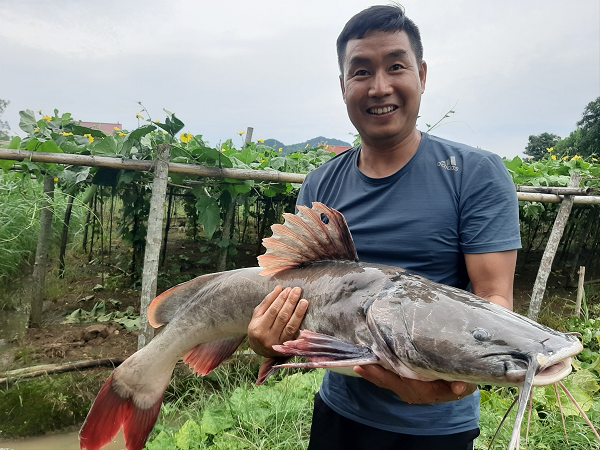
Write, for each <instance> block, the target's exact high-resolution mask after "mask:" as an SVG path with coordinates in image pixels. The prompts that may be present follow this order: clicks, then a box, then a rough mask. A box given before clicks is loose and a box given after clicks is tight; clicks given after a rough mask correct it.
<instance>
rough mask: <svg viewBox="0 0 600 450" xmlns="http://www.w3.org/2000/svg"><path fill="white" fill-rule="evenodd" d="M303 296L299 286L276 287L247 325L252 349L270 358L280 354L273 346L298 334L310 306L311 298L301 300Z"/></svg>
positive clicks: (256, 309) (255, 310)
mask: <svg viewBox="0 0 600 450" xmlns="http://www.w3.org/2000/svg"><path fill="white" fill-rule="evenodd" d="M301 295H302V289H300V288H298V287H295V288H293V289H291V288H285V289H282V288H281V286H277V287H276V288H275V289H274V290H273V292H271V293H270V294H269V295H267V296H266V297H265V299H264V300H263V301H262V303H261V304H260V305H258V306H257V307H256V308H255V309H254V314H253V315H252V320H251V321H250V325H248V341H249V343H250V347H251V348H252V350H254V351H255V352H256V353H258V354H259V355H261V356H266V357H269V358H270V357H273V356H279V355H280V354H279V353H277V352H276V351H275V350H273V346H274V345H279V344H283V343H284V342H286V341H290V340H292V339H294V338H295V337H296V336H297V335H298V331H299V329H300V324H301V323H302V320H303V319H304V315H305V314H306V310H307V308H308V301H307V300H305V299H302V300H300V296H301Z"/></svg>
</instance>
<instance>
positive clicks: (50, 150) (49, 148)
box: [37, 141, 63, 153]
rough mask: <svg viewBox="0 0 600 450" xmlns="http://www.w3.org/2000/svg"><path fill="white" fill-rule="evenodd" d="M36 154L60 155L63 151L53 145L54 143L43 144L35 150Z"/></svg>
mask: <svg viewBox="0 0 600 450" xmlns="http://www.w3.org/2000/svg"><path fill="white" fill-rule="evenodd" d="M37 151H38V152H48V153H62V152H63V151H62V150H61V149H60V148H59V147H58V145H56V144H55V143H54V141H46V142H43V143H42V145H40V146H39V147H38V149H37Z"/></svg>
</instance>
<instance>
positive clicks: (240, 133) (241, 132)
mask: <svg viewBox="0 0 600 450" xmlns="http://www.w3.org/2000/svg"><path fill="white" fill-rule="evenodd" d="M238 134H239V135H240V136H241V135H242V134H246V132H245V131H240V132H239V133H238Z"/></svg>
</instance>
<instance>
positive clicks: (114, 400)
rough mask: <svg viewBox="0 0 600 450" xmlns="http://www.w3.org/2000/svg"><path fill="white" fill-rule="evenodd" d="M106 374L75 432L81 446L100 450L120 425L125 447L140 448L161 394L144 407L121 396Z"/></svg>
mask: <svg viewBox="0 0 600 450" xmlns="http://www.w3.org/2000/svg"><path fill="white" fill-rule="evenodd" d="M112 379H113V375H112V374H111V376H110V377H109V378H108V380H107V381H106V383H105V384H104V386H103V387H102V389H101V390H100V393H99V394H98V397H97V398H96V401H95V402H94V406H92V409H91V411H90V412H89V414H88V416H87V418H86V419H85V422H84V424H83V427H82V428H81V431H80V433H79V443H80V444H79V445H80V448H81V449H84V448H85V449H87V450H100V449H101V448H102V447H104V446H105V445H108V444H109V443H110V442H111V441H112V440H113V439H114V438H115V436H116V435H117V434H118V433H119V430H121V427H123V432H124V434H125V443H126V448H127V450H142V449H143V448H144V445H146V441H147V440H148V436H150V432H151V431H152V428H154V424H155V423H156V419H157V418H158V413H159V412H160V406H161V404H162V397H161V398H160V400H158V401H157V402H156V403H155V404H154V405H152V406H151V407H150V408H148V409H141V408H139V407H137V406H136V405H135V404H134V402H133V400H132V399H131V398H122V397H121V396H120V395H119V394H118V393H117V392H116V391H115V390H114V388H113V386H112Z"/></svg>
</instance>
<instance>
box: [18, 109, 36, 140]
mask: <svg viewBox="0 0 600 450" xmlns="http://www.w3.org/2000/svg"><path fill="white" fill-rule="evenodd" d="M19 116H20V117H21V120H20V121H19V127H20V128H21V130H23V131H24V132H25V133H27V134H33V133H34V131H35V129H36V128H37V127H38V126H37V122H36V120H35V114H34V112H33V111H31V110H30V109H26V110H25V111H19Z"/></svg>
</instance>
